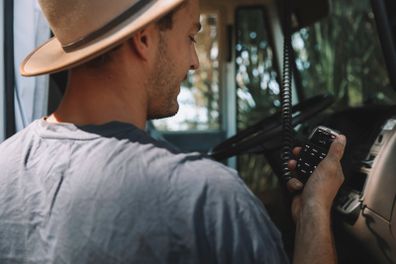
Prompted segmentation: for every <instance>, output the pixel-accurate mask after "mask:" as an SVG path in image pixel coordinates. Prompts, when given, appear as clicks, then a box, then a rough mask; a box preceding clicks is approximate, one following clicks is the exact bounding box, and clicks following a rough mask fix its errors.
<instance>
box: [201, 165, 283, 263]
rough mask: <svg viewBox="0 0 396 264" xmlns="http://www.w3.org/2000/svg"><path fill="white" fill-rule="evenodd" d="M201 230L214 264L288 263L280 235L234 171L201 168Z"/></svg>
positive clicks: (263, 209) (211, 167)
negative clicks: (202, 192)
mask: <svg viewBox="0 0 396 264" xmlns="http://www.w3.org/2000/svg"><path fill="white" fill-rule="evenodd" d="M200 174H203V175H204V176H203V177H205V180H206V181H205V185H206V186H205V187H204V188H203V189H202V190H204V195H201V198H202V197H204V198H202V199H204V202H202V203H201V205H202V207H203V217H202V219H203V221H204V223H203V228H202V229H203V230H204V232H205V237H206V241H207V243H208V245H209V246H208V249H210V250H211V251H212V252H211V253H210V255H211V256H212V258H213V260H214V261H213V262H214V263H244V264H249V263H271V264H274V263H288V258H287V256H286V254H285V252H284V249H283V244H282V240H281V235H280V233H279V231H278V229H277V228H276V227H275V225H274V224H273V223H272V221H271V219H270V218H269V216H268V214H267V212H266V210H265V208H264V206H263V204H262V203H261V201H259V200H258V199H257V198H256V196H255V195H254V194H253V193H252V192H251V191H250V190H249V189H248V188H247V186H246V185H245V184H244V183H243V181H242V180H241V179H240V177H239V176H238V174H237V173H236V171H234V170H230V169H228V168H227V167H224V166H222V165H219V164H213V163H212V164H211V163H208V164H205V165H204V164H203V165H202V166H200Z"/></svg>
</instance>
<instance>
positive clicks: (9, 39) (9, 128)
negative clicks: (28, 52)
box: [4, 0, 16, 138]
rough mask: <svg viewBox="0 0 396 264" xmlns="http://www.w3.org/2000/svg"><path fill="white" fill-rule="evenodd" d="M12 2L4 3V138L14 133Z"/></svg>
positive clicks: (8, 0)
mask: <svg viewBox="0 0 396 264" xmlns="http://www.w3.org/2000/svg"><path fill="white" fill-rule="evenodd" d="M13 14H14V1H13V0H7V1H4V84H5V111H6V116H5V119H6V127H5V128H6V129H5V130H6V131H5V136H6V138H9V137H11V136H12V135H13V134H15V132H16V125H15V101H14V95H15V70H14V16H13Z"/></svg>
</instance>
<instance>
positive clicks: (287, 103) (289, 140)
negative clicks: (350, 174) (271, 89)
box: [281, 0, 294, 182]
mask: <svg viewBox="0 0 396 264" xmlns="http://www.w3.org/2000/svg"><path fill="white" fill-rule="evenodd" d="M291 2H292V0H288V1H285V13H284V14H285V18H284V19H285V21H284V46H283V76H282V89H281V103H282V127H283V148H282V153H281V159H282V174H283V180H284V181H285V182H287V181H288V180H290V178H291V177H292V174H291V172H290V170H289V167H288V161H289V160H290V159H291V157H292V153H291V151H292V150H291V148H292V144H293V141H294V137H293V126H292V103H291V102H292V93H291V83H292V70H291V56H290V55H291V54H290V53H291V10H292V9H291Z"/></svg>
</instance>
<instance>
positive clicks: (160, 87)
mask: <svg viewBox="0 0 396 264" xmlns="http://www.w3.org/2000/svg"><path fill="white" fill-rule="evenodd" d="M160 36H161V37H160V40H159V50H158V57H157V62H156V67H155V69H154V71H153V73H152V75H151V78H150V80H149V106H148V119H159V118H165V117H170V116H174V115H175V114H176V113H177V111H178V110H179V104H178V103H177V95H178V94H179V91H180V81H179V80H178V78H177V77H176V75H175V72H174V70H175V69H176V67H175V66H176V65H175V63H174V60H173V59H172V58H171V57H170V56H169V55H168V53H167V44H166V42H165V40H164V39H163V36H162V33H160Z"/></svg>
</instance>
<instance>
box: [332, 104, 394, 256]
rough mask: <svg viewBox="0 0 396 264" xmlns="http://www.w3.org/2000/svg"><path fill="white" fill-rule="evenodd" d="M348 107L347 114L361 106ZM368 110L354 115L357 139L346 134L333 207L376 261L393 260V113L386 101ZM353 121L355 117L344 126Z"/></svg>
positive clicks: (338, 216) (344, 225)
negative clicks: (357, 117) (339, 185)
mask: <svg viewBox="0 0 396 264" xmlns="http://www.w3.org/2000/svg"><path fill="white" fill-rule="evenodd" d="M353 111H357V112H356V113H353V114H352V116H354V115H355V114H357V113H358V112H359V111H367V109H364V110H363V109H360V110H353ZM378 111H380V112H381V113H382V114H379V113H378ZM371 112H375V113H376V114H374V113H372V114H371V115H363V118H360V120H361V121H362V124H363V127H361V128H359V129H364V131H361V133H360V132H356V131H355V132H354V133H355V134H356V135H355V136H356V137H357V140H356V139H355V140H354V138H353V135H350V136H349V137H348V140H349V139H350V140H351V141H352V142H351V144H349V146H348V145H347V152H346V154H345V159H344V160H343V163H344V164H343V165H344V175H345V184H344V186H343V187H342V189H341V190H340V192H339V193H338V195H337V198H336V200H335V203H334V209H335V210H334V212H335V217H336V218H337V223H341V225H342V230H343V231H344V232H346V233H347V235H349V236H351V237H352V238H354V240H355V241H356V243H359V244H360V246H361V247H363V248H365V249H366V250H367V252H368V253H369V255H370V256H372V257H373V259H375V260H376V262H377V263H396V239H395V238H396V115H393V114H394V109H393V108H392V107H391V108H381V109H375V110H373V109H371ZM370 116H371V118H372V119H373V120H371V119H370ZM357 122H359V121H357ZM367 122H368V123H367ZM357 127H359V125H357V126H356V120H355V122H351V123H350V124H349V126H347V127H344V130H347V131H348V130H351V128H353V129H356V128H357ZM353 129H352V130H353ZM340 130H341V131H343V130H342V128H340ZM352 130H351V131H350V132H349V133H351V134H352ZM360 253H361V254H362V255H365V253H364V252H360Z"/></svg>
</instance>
